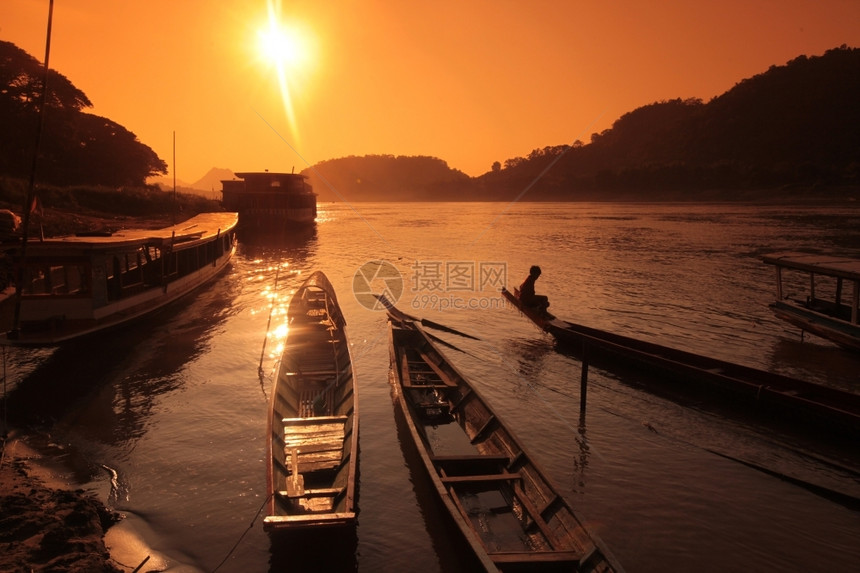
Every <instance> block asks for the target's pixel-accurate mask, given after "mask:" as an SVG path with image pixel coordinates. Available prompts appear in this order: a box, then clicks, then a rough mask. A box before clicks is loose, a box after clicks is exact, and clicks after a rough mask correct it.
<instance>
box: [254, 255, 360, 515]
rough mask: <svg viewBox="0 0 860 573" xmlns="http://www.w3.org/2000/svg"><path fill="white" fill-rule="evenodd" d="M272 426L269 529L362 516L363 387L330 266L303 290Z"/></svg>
mask: <svg viewBox="0 0 860 573" xmlns="http://www.w3.org/2000/svg"><path fill="white" fill-rule="evenodd" d="M287 319H288V328H289V332H288V334H287V339H286V342H285V347H284V352H283V355H282V356H281V361H280V365H279V366H278V373H277V378H276V380H275V384H274V387H273V389H272V395H271V398H270V400H269V420H268V425H267V431H266V451H267V455H266V460H267V462H266V466H267V471H266V477H267V485H268V495H269V499H268V503H267V508H268V511H267V514H266V517H265V518H264V521H263V527H264V529H266V530H267V531H270V532H271V531H279V530H290V529H307V528H318V527H334V526H339V527H343V526H349V525H353V524H354V523H355V515H356V471H357V469H358V392H357V390H358V389H357V387H356V382H355V374H354V371H353V364H352V357H351V354H350V348H349V341H348V340H347V336H346V320H345V319H344V317H343V313H342V312H341V310H340V307H339V306H338V303H337V297H336V296H335V292H334V288H333V287H332V285H331V283H330V282H329V281H328V279H327V278H326V276H325V275H324V274H323V273H322V272H319V271H317V272H315V273H313V274H312V275H311V276H310V277H308V279H307V280H306V281H305V282H304V283H303V284H302V286H301V287H299V289H298V290H297V291H296V292H295V294H294V295H293V297H292V299H291V300H290V306H289V310H288V313H287Z"/></svg>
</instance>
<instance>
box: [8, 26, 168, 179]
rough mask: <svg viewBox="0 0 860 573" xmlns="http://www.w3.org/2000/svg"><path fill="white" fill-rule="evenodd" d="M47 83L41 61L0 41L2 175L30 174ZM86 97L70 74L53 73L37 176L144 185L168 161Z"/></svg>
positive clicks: (164, 170) (164, 171) (165, 166)
mask: <svg viewBox="0 0 860 573" xmlns="http://www.w3.org/2000/svg"><path fill="white" fill-rule="evenodd" d="M43 81H44V68H43V66H42V64H41V63H40V62H39V61H38V60H36V59H35V58H33V57H32V56H30V55H29V54H27V53H26V52H25V51H23V50H21V49H20V48H18V47H17V46H15V45H14V44H12V43H10V42H3V41H0V125H2V126H3V131H2V134H0V174H3V175H8V176H11V177H20V178H26V177H29V175H30V170H31V167H32V162H33V152H34V149H35V139H36V132H37V128H38V122H39V113H40V111H41V110H40V109H39V108H40V105H41V98H42V89H43ZM89 107H92V103H91V102H90V100H89V99H88V98H87V96H86V95H85V94H84V93H83V92H82V91H81V90H79V89H78V88H76V87H75V86H74V85H73V84H72V83H71V82H70V81H69V80H68V79H67V78H66V77H65V76H63V75H62V74H60V73H59V72H57V71H55V70H49V72H48V93H47V99H46V105H45V108H46V109H45V123H44V130H43V132H42V140H41V144H40V156H39V161H38V174H37V180H38V181H39V182H42V183H49V184H54V185H80V184H89V185H105V186H111V187H119V186H134V185H144V184H145V181H146V178H147V177H149V176H151V175H156V174H164V173H167V164H166V163H164V161H162V160H161V159H160V158H159V157H158V156H157V155H156V154H155V152H154V151H153V150H152V149H151V148H149V147H148V146H146V145H144V144H143V143H141V142H140V141H138V139H137V137H136V136H135V135H134V134H133V133H131V132H130V131H128V130H127V129H125V128H124V127H123V126H121V125H119V124H117V123H115V122H113V121H111V120H109V119H107V118H103V117H99V116H96V115H93V114H88V113H85V112H83V111H82V110H83V109H85V108H89Z"/></svg>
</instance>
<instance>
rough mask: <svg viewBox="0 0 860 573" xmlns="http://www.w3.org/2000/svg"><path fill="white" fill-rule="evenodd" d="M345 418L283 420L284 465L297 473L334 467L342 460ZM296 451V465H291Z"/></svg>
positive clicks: (325, 417) (323, 417)
mask: <svg viewBox="0 0 860 573" xmlns="http://www.w3.org/2000/svg"><path fill="white" fill-rule="evenodd" d="M347 419H348V417H347V416H318V417H314V418H285V419H284V420H283V422H284V444H285V446H284V454H285V464H284V465H285V466H286V467H287V468H289V469H290V471H291V473H292V471H293V468H294V467H295V468H297V471H298V473H300V474H303V473H306V472H314V471H321V470H329V469H335V468H337V467H338V466H339V465H340V463H341V460H342V458H343V440H344V437H345V435H346V421H347ZM294 452H295V456H296V460H295V461H296V464H295V465H294V464H293V461H294V460H293V459H292V456H293V453H294Z"/></svg>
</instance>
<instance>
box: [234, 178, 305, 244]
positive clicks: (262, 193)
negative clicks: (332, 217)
mask: <svg viewBox="0 0 860 573" xmlns="http://www.w3.org/2000/svg"><path fill="white" fill-rule="evenodd" d="M236 177H237V178H238V179H229V180H224V181H222V182H221V185H222V190H221V195H222V198H221V204H222V205H223V206H224V208H225V209H229V210H231V211H237V212H238V213H239V223H240V224H241V226H242V228H243V229H250V230H253V231H255V232H263V231H265V232H283V231H291V230H294V229H296V228H302V227H306V226H309V225H313V223H314V221H315V219H316V216H317V196H316V194H315V193H314V192H313V189H312V188H311V185H310V183H308V181H307V179H308V178H307V177H306V176H305V175H302V174H300V173H269V172H268V171H264V172H251V173H236Z"/></svg>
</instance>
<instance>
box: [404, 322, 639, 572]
mask: <svg viewBox="0 0 860 573" xmlns="http://www.w3.org/2000/svg"><path fill="white" fill-rule="evenodd" d="M402 316H403V315H402V314H399V313H389V317H390V325H389V349H390V355H391V367H392V379H393V384H394V389H395V394H396V397H397V406H398V407H399V408H400V409H401V410H402V412H403V413H404V414H405V415H404V418H405V420H406V424H407V425H408V427H409V434H410V436H411V438H412V441H413V442H414V444H415V447H416V449H417V451H418V454H419V456H420V458H421V462H422V465H423V466H424V470H425V471H426V472H427V474H428V475H429V477H430V479H431V480H432V482H433V485H434V487H435V490H436V493H437V494H438V497H439V498H440V499H441V501H442V503H443V504H444V506H445V508H446V509H447V510H448V513H449V514H450V515H451V517H452V519H453V521H454V523H456V525H457V528H458V530H459V532H460V534H461V535H462V536H463V538H464V539H465V540H466V541H467V543H468V544H469V545H470V546H471V548H472V550H473V551H474V553H475V555H476V556H477V558H478V559H479V560H480V562H481V563H482V565H483V566H484V568H485V569H486V570H487V571H497V570H501V571H513V570H518V571H543V570H564V571H607V572H608V571H621V570H622V569H621V566H620V565H619V564H618V563H617V562H616V560H615V559H614V557H613V556H612V555H611V554H610V553H609V551H608V550H607V549H606V548H605V547H604V545H603V543H602V542H601V541H600V539H599V538H598V537H597V536H596V535H594V534H593V533H592V532H591V531H590V530H589V529H588V528H587V527H586V526H585V525H584V524H583V523H582V522H581V521H580V519H579V518H578V517H577V516H576V514H575V513H574V512H573V510H572V509H571V507H570V506H569V505H568V503H567V501H566V500H565V499H564V497H563V496H562V495H561V494H559V493H558V491H557V490H556V488H555V487H554V486H553V484H552V483H551V481H550V480H549V479H548V477H547V476H546V474H545V473H544V472H543V471H542V470H541V469H540V467H539V466H538V464H537V462H536V461H535V460H534V459H533V458H532V456H531V455H530V454H529V453H528V452H526V451H525V449H524V448H523V445H522V443H521V442H520V441H519V440H518V439H517V438H516V436H515V435H514V434H513V432H512V431H511V430H510V429H509V428H508V427H507V426H506V425H505V424H504V422H503V421H502V420H501V418H500V417H499V416H498V414H496V413H494V412H493V410H492V409H491V408H490V406H489V404H488V403H487V402H486V401H485V400H484V399H483V398H482V396H481V395H480V393H479V392H478V391H477V389H476V388H475V387H474V386H473V385H472V384H470V383H469V381H468V380H467V379H466V377H465V376H464V375H463V374H461V373H460V372H459V371H458V370H457V369H456V368H455V367H454V366H453V365H452V364H451V363H450V362H449V361H448V360H447V358H446V357H445V356H444V355H443V354H442V352H441V351H440V350H439V349H438V348H437V347H436V346H435V345H434V344H433V342H432V340H431V339H430V338H429V337H428V335H427V334H426V333H425V332H424V330H423V329H422V328H421V326H420V324H418V323H415V322H412V321H409V320H402Z"/></svg>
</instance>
